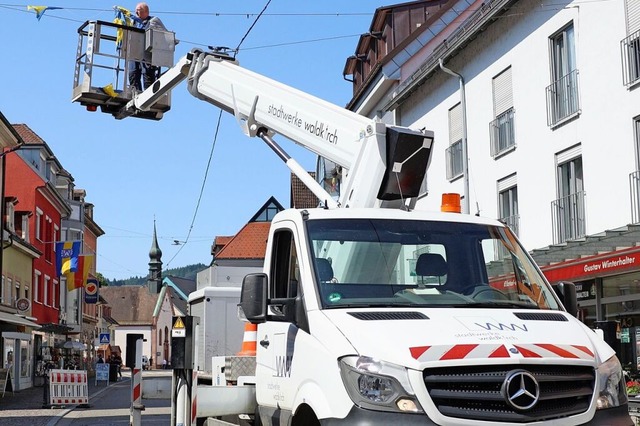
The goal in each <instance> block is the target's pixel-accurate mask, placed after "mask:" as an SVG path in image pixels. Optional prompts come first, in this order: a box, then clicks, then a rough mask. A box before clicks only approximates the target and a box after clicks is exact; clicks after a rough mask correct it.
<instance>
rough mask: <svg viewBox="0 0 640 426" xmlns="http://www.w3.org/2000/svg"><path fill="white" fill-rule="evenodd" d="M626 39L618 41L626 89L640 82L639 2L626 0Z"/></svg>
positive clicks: (639, 0) (637, 0)
mask: <svg viewBox="0 0 640 426" xmlns="http://www.w3.org/2000/svg"><path fill="white" fill-rule="evenodd" d="M624 3H625V21H626V24H627V37H625V38H624V39H622V41H620V49H621V52H620V53H621V57H622V79H623V83H624V85H625V86H627V87H628V88H629V87H631V86H632V85H634V84H635V83H637V82H638V81H640V0H626V1H625V2H624Z"/></svg>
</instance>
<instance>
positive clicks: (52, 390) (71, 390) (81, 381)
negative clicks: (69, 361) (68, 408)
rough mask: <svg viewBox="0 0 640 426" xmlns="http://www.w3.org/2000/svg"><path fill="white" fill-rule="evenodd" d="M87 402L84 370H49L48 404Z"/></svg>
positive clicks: (87, 389)
mask: <svg viewBox="0 0 640 426" xmlns="http://www.w3.org/2000/svg"><path fill="white" fill-rule="evenodd" d="M88 403H89V387H88V383H87V371H86V370H49V404H50V405H72V404H73V405H76V404H78V405H79V404H88Z"/></svg>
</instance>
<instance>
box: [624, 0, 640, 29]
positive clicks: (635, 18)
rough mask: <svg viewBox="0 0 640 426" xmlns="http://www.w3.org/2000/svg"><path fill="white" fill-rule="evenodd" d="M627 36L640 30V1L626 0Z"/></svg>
mask: <svg viewBox="0 0 640 426" xmlns="http://www.w3.org/2000/svg"><path fill="white" fill-rule="evenodd" d="M625 8H626V12H627V35H631V34H633V33H635V32H636V31H638V30H640V0H626V1H625Z"/></svg>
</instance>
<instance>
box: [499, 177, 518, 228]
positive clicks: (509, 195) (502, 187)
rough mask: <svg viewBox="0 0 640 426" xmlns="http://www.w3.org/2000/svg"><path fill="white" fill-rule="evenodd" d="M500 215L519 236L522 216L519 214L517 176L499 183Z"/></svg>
mask: <svg viewBox="0 0 640 426" xmlns="http://www.w3.org/2000/svg"><path fill="white" fill-rule="evenodd" d="M498 215H499V219H500V221H502V222H504V223H505V224H506V225H507V226H508V227H509V228H511V230H512V231H513V233H514V234H516V235H518V231H519V227H520V226H519V222H520V216H519V213H518V186H517V184H516V176H515V175H513V176H510V177H508V178H505V179H502V180H501V181H499V182H498Z"/></svg>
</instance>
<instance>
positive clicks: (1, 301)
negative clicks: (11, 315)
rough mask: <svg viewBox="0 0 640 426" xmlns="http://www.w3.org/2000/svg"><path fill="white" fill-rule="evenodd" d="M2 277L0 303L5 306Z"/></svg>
mask: <svg viewBox="0 0 640 426" xmlns="http://www.w3.org/2000/svg"><path fill="white" fill-rule="evenodd" d="M4 285H5V282H4V275H3V276H2V287H0V303H3V304H6V303H7V301H6V300H4V294H5V290H4Z"/></svg>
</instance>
